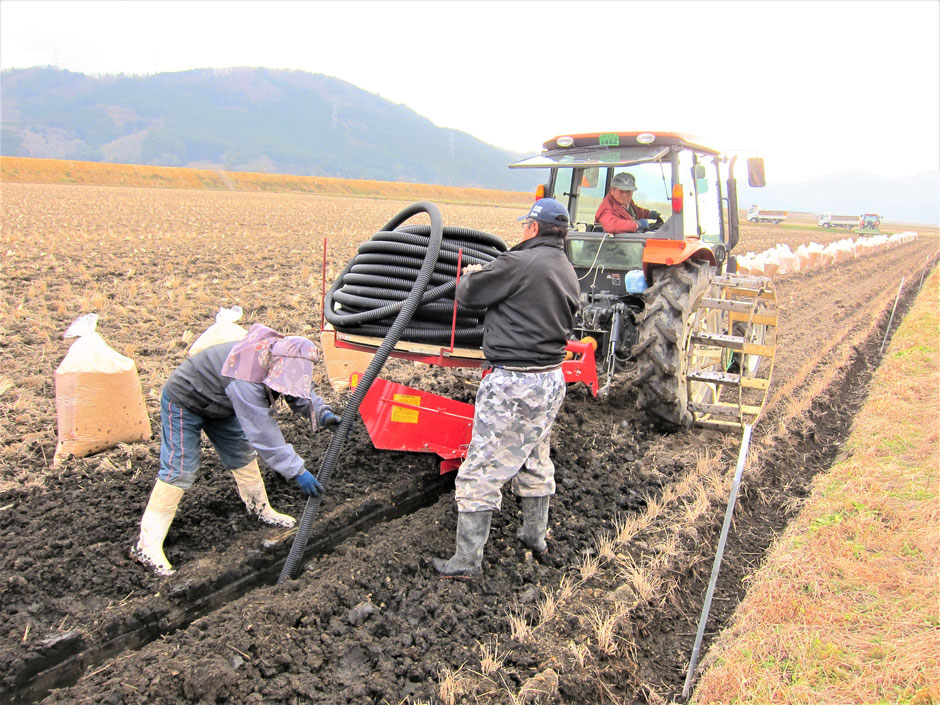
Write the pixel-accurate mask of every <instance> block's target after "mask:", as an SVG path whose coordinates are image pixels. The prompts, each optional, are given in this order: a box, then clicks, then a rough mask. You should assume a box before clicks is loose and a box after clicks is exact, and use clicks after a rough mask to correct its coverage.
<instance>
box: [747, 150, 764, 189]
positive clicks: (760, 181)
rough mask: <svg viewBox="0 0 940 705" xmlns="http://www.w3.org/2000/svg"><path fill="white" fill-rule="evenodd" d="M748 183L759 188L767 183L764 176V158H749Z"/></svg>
mask: <svg viewBox="0 0 940 705" xmlns="http://www.w3.org/2000/svg"><path fill="white" fill-rule="evenodd" d="M747 183H748V185H749V186H753V187H755V188H759V187H761V186H766V185H767V180H766V179H765V178H764V158H763V157H749V158H748V160H747Z"/></svg>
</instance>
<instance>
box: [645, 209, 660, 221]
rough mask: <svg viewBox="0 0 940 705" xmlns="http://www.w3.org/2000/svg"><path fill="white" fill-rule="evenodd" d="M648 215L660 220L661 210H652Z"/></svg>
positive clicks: (651, 218) (652, 218)
mask: <svg viewBox="0 0 940 705" xmlns="http://www.w3.org/2000/svg"><path fill="white" fill-rule="evenodd" d="M646 217H647V218H649V219H650V220H659V211H650V212H649V213H648V214H647V216H646Z"/></svg>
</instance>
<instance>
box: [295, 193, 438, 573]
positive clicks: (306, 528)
mask: <svg viewBox="0 0 940 705" xmlns="http://www.w3.org/2000/svg"><path fill="white" fill-rule="evenodd" d="M417 213H427V214H428V216H429V217H430V219H431V225H430V228H429V230H428V237H429V239H428V247H427V254H426V255H425V258H424V262H423V264H422V265H421V269H420V270H419V272H418V276H417V279H416V280H415V284H414V287H413V288H412V290H411V293H410V294H409V295H408V298H407V299H405V301H403V302H401V304H400V306H399V311H398V315H397V316H396V317H395V321H394V323H393V324H392V326H391V328H390V329H389V331H388V334H387V335H386V336H385V340H384V341H382V344H381V345H380V346H379V349H378V350H377V351H376V353H375V355H374V356H373V358H372V362H370V363H369V366H368V367H367V368H366V371H365V373H364V374H363V375H362V378H361V379H360V381H359V384H358V386H357V387H356V391H355V392H353V394H352V397H351V398H350V400H349V403H348V404H347V405H346V408H345V409H344V410H343V418H342V420H341V421H340V424H339V427H338V428H337V429H336V432H335V433H334V434H333V439H332V440H331V441H330V445H329V448H327V450H326V455H325V456H324V457H323V462H322V463H321V464H320V471H319V472H318V473H317V479H318V480H319V481H320V484H321V485H322V486H323V489H324V491H325V490H326V485H327V483H328V482H329V480H330V474H331V473H332V472H333V467H334V466H335V465H336V461H337V459H338V458H339V454H340V451H342V449H343V445H345V443H346V437H347V436H348V435H349V431H350V430H351V429H352V425H353V422H354V421H355V420H356V414H358V413H359V405H360V404H361V403H362V400H363V399H364V398H365V396H366V392H368V391H369V387H371V386H372V383H373V382H374V381H375V378H376V377H377V376H378V374H379V371H380V370H381V369H382V367H383V366H384V365H385V361H386V360H387V359H388V356H389V353H391V351H392V348H394V347H395V344H396V343H397V342H398V341H399V339H400V338H401V334H402V332H403V331H404V330H405V327H406V326H407V325H408V322H409V321H410V320H411V317H412V316H413V315H414V312H415V311H416V310H417V308H418V305H419V304H420V302H421V298H422V296H424V293H425V291H426V290H427V287H428V283H429V282H430V281H431V274H432V273H433V271H434V268H435V265H436V264H437V258H438V255H439V254H440V250H441V243H442V242H443V239H444V225H443V221H442V219H441V212H440V211H439V210H438V209H437V206H435V205H434V204H433V203H428V202H427V201H422V202H421V203H413V204H412V205H410V206H408V207H407V208H405V209H404V210H402V211H401V212H400V213H398V215H396V216H395V217H394V218H392V219H391V220H390V221H389V222H388V223H387V224H386V225H385V227H384V228H383V230H394V229H395V228H396V227H398V226H399V225H401V224H402V223H404V222H405V221H406V220H408V219H409V218H410V217H411V216H413V215H415V214H417ZM322 495H323V493H322V492H321V493H320V495H318V496H316V497H310V498H309V499H308V500H307V505H306V506H305V507H304V514H303V516H302V517H301V519H300V523H299V525H298V527H297V535H296V536H295V537H294V542H293V544H291V548H290V553H288V555H287V560H286V561H284V567H283V568H282V569H281V574H280V576H279V577H278V579H277V584H278V585H280V584H281V583H283V582H284V581H285V580H287V579H288V578H293V577H294V575H295V574H296V571H297V567H298V566H299V565H300V559H301V557H302V556H303V553H304V549H305V548H306V547H307V541H308V540H309V538H310V532H311V530H312V528H313V521H314V519H315V518H316V516H317V511H318V510H319V509H320V501H321V499H322Z"/></svg>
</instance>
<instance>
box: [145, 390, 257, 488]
mask: <svg viewBox="0 0 940 705" xmlns="http://www.w3.org/2000/svg"><path fill="white" fill-rule="evenodd" d="M160 423H161V430H162V435H163V438H162V440H161V442H160V472H159V473H158V474H157V477H158V478H159V479H160V480H163V482H165V483H167V484H168V485H173V486H174V487H179V488H180V489H182V490H187V489H189V488H190V487H192V485H193V480H194V479H195V478H196V471H197V470H198V469H199V444H200V442H201V440H202V432H203V431H205V432H206V436H208V437H209V440H210V441H211V442H212V445H213V446H215V450H216V452H217V453H218V454H219V460H220V461H221V462H222V467H223V468H225V469H226V470H236V469H238V468H241V467H244V466H245V465H248V463H250V462H251V461H252V460H254V459H255V458H256V457H257V456H258V454H257V452H256V451H255V449H254V448H253V447H252V446H251V443H249V442H248V439H247V438H246V437H245V432H244V431H242V427H241V424H239V423H238V419H237V418H236V417H235V415H234V414H233V415H232V416H229V417H228V418H224V419H207V418H203V417H202V416H200V415H199V414H194V413H193V412H192V411H190V410H189V409H184V408H183V407H182V406H180V405H179V404H174V403H173V402H171V401H170V400H169V399H167V396H166V392H165V391H164V392H163V394H162V395H161V397H160Z"/></svg>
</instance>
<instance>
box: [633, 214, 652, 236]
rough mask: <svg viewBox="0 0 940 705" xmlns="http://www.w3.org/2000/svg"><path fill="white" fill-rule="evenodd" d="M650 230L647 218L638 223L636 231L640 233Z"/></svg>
mask: <svg viewBox="0 0 940 705" xmlns="http://www.w3.org/2000/svg"><path fill="white" fill-rule="evenodd" d="M649 229H650V222H649V221H648V220H647V219H646V218H640V219H639V220H638V221H636V231H637V232H638V233H643V232H646V231H647V230H649Z"/></svg>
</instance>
